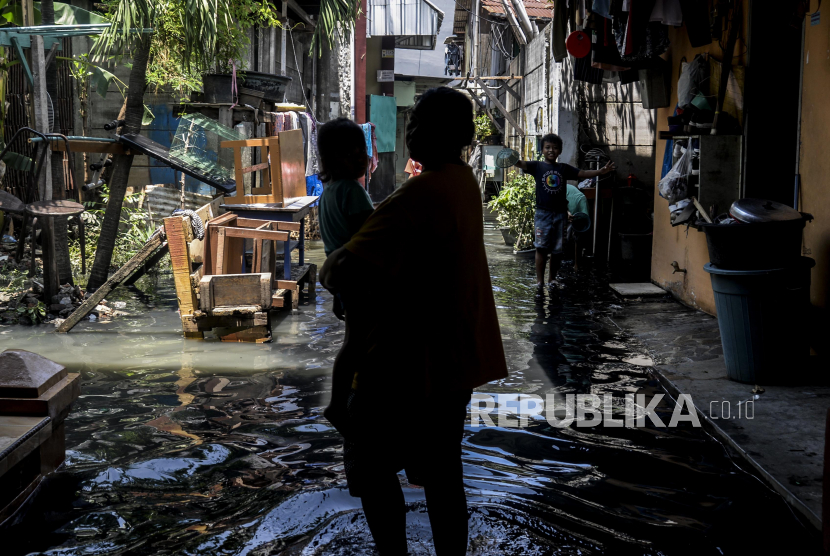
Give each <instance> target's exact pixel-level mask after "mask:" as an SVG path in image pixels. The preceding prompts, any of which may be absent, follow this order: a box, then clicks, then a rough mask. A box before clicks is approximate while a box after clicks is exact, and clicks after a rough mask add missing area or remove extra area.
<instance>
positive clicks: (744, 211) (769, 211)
mask: <svg viewBox="0 0 830 556" xmlns="http://www.w3.org/2000/svg"><path fill="white" fill-rule="evenodd" d="M729 214H730V215H731V216H732V218H734V219H735V220H738V221H739V222H743V223H745V224H758V223H760V222H787V221H791V220H802V219H803V218H804V217H803V216H802V214H801V213H800V212H798V211H797V210H795V209H794V208H792V207H790V206H787V205H785V204H783V203H776V202H775V201H769V200H767V199H738V200H737V201H735V202H734V203H732V207H731V208H730V209H729ZM812 219H813V217H812V216H810V217H809V218H808V220H812Z"/></svg>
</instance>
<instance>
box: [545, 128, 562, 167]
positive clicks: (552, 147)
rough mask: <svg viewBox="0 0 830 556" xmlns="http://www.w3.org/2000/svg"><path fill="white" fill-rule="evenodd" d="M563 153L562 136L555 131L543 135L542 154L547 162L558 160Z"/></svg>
mask: <svg viewBox="0 0 830 556" xmlns="http://www.w3.org/2000/svg"><path fill="white" fill-rule="evenodd" d="M560 154H562V138H561V137H559V136H558V135H557V134H555V133H548V134H547V135H545V136H544V137H542V156H543V157H544V159H545V160H546V161H547V162H556V159H557V158H559V155H560Z"/></svg>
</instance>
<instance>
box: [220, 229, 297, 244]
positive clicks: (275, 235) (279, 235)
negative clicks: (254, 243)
mask: <svg viewBox="0 0 830 556" xmlns="http://www.w3.org/2000/svg"><path fill="white" fill-rule="evenodd" d="M222 229H223V230H224V232H225V237H239V238H244V239H270V240H272V241H288V236H289V235H290V234H289V233H288V232H275V231H272V230H255V229H254V230H252V229H251V228H230V227H223V228H222Z"/></svg>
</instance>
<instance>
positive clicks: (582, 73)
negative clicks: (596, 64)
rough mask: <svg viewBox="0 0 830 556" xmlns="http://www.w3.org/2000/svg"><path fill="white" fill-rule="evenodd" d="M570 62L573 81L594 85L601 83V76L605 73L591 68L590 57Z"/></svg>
mask: <svg viewBox="0 0 830 556" xmlns="http://www.w3.org/2000/svg"><path fill="white" fill-rule="evenodd" d="M572 62H573V65H574V81H584V82H585V83H593V84H594V85H599V84H600V83H602V76H603V75H605V71H604V70H601V69H597V68H593V67H591V57H590V56H585V57H584V58H574V59H573V60H572Z"/></svg>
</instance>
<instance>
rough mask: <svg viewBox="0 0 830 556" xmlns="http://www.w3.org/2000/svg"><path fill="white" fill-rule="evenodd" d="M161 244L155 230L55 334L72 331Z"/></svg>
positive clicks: (160, 238)
mask: <svg viewBox="0 0 830 556" xmlns="http://www.w3.org/2000/svg"><path fill="white" fill-rule="evenodd" d="M162 243H163V239H162V234H161V233H160V230H156V233H154V234H153V236H152V237H151V238H150V240H149V241H148V242H147V243H145V244H144V247H142V248H141V250H140V251H139V252H138V253H136V254H135V256H134V257H133V258H132V259H130V260H129V261H127V263H126V264H125V265H124V266H122V267H121V268H119V269H118V270H116V271H115V274H113V275H112V276H110V278H109V280H107V281H106V282H104V283H103V284H102V285H101V287H100V288H98V289H97V290H96V291H95V293H93V294H92V295H91V296H90V297H89V298H88V299H86V300H85V301H84V302H83V303H81V305H80V307H78V308H77V309H75V311H74V312H72V314H71V315H69V316H68V317H67V318H66V320H65V321H63V323H62V324H61V325H60V326H59V327H58V328H57V332H60V333H66V332H69V331H70V330H72V328H73V327H74V326H75V325H76V324H78V323H79V322H80V321H81V319H83V318H84V317H86V316H87V315H88V314H89V313H91V312H92V310H93V309H95V307H96V305H98V304H99V303H101V301H102V300H103V299H104V297H106V296H107V294H108V293H109V292H111V291H112V290H113V289H115V287H116V286H118V284H120V283H121V282H123V281H124V280H125V279H127V278H128V277H129V276H130V275H132V274H133V273H134V272H135V271H136V269H138V268H139V267H140V266H141V265H142V264H144V262H145V261H146V260H147V259H149V258H150V257H151V256H152V255H153V253H155V252H156V250H157V249H158V248H159V247H161V246H162ZM188 264H189V263H188ZM188 274H189V273H188Z"/></svg>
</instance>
